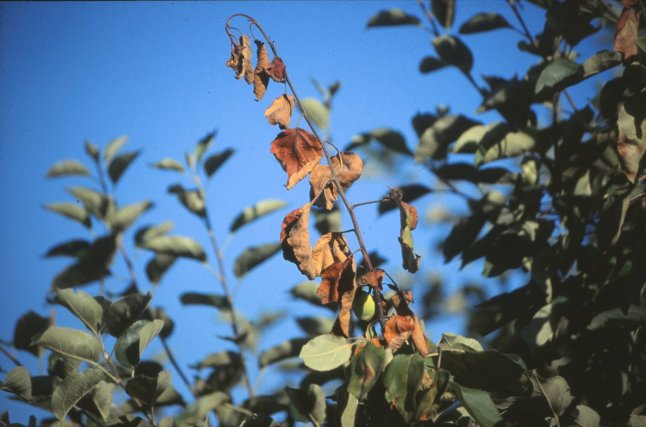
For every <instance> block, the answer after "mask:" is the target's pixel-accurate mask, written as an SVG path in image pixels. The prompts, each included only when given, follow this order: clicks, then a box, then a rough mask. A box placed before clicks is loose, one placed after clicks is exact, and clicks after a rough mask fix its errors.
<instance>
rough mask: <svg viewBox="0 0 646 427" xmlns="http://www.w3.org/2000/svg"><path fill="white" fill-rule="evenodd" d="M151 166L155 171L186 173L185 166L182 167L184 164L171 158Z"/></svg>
mask: <svg viewBox="0 0 646 427" xmlns="http://www.w3.org/2000/svg"><path fill="white" fill-rule="evenodd" d="M151 166H152V167H154V168H155V169H161V170H169V171H176V172H184V166H182V164H181V163H180V162H178V161H177V160H175V159H171V158H170V157H165V158H163V159H161V160H160V161H158V162H157V163H153V164H152V165H151Z"/></svg>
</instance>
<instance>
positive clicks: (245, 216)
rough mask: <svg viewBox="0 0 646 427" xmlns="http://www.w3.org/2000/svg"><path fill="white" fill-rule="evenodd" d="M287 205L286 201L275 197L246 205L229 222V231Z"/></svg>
mask: <svg viewBox="0 0 646 427" xmlns="http://www.w3.org/2000/svg"><path fill="white" fill-rule="evenodd" d="M285 206H287V203H286V202H284V201H283V200H277V199H265V200H261V201H259V202H258V203H256V204H254V205H252V206H248V207H246V208H245V209H244V210H243V211H242V212H240V213H239V214H238V215H237V216H236V217H235V218H234V220H233V222H232V223H231V226H230V227H229V231H230V232H234V231H236V230H237V229H239V228H240V227H242V226H244V225H247V224H249V223H250V222H252V221H255V220H257V219H259V218H262V217H263V216H265V215H268V214H270V213H272V212H275V211H277V210H280V209H282V208H284V207H285Z"/></svg>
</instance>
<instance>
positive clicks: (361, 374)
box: [348, 342, 386, 400]
mask: <svg viewBox="0 0 646 427" xmlns="http://www.w3.org/2000/svg"><path fill="white" fill-rule="evenodd" d="M385 365H386V351H385V350H384V349H383V347H377V346H376V345H374V344H373V343H371V342H369V343H368V344H366V346H365V347H364V348H363V349H362V350H361V352H359V354H355V355H354V356H353V357H352V361H351V362H350V380H349V382H348V392H350V394H352V395H353V396H355V397H356V398H357V399H359V400H365V399H366V398H367V397H368V392H370V390H372V387H374V385H375V384H377V380H379V377H380V376H381V372H382V371H383V369H384V367H385Z"/></svg>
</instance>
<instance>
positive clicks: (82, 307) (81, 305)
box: [56, 289, 103, 334]
mask: <svg viewBox="0 0 646 427" xmlns="http://www.w3.org/2000/svg"><path fill="white" fill-rule="evenodd" d="M56 297H57V298H58V301H59V302H60V304H61V305H62V306H63V307H65V308H67V309H68V310H69V311H70V312H71V313H72V314H73V315H74V316H76V317H77V318H78V319H79V320H81V322H83V324H84V325H85V326H87V328H88V329H89V330H90V331H92V332H94V333H95V334H97V333H99V332H100V330H101V321H102V319H103V307H101V304H99V303H98V302H97V301H96V300H95V299H94V298H92V296H90V295H89V294H87V293H85V292H83V291H82V290H80V289H79V290H76V291H74V290H72V289H57V290H56Z"/></svg>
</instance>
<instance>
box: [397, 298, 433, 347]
mask: <svg viewBox="0 0 646 427" xmlns="http://www.w3.org/2000/svg"><path fill="white" fill-rule="evenodd" d="M390 301H391V302H392V304H393V306H394V307H395V312H396V313H397V315H399V316H403V317H407V318H410V319H412V320H411V322H412V324H413V330H412V331H411V334H410V338H411V339H412V340H413V344H414V345H415V348H417V351H418V352H419V354H421V355H422V356H426V355H427V354H428V352H429V348H428V339H427V338H426V335H424V325H423V323H422V321H421V320H420V319H419V318H418V317H417V316H415V313H413V310H411V308H410V307H409V306H408V304H410V303H412V302H413V293H412V292H411V291H403V292H399V293H397V294H395V295H393V296H392V298H391V299H390Z"/></svg>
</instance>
